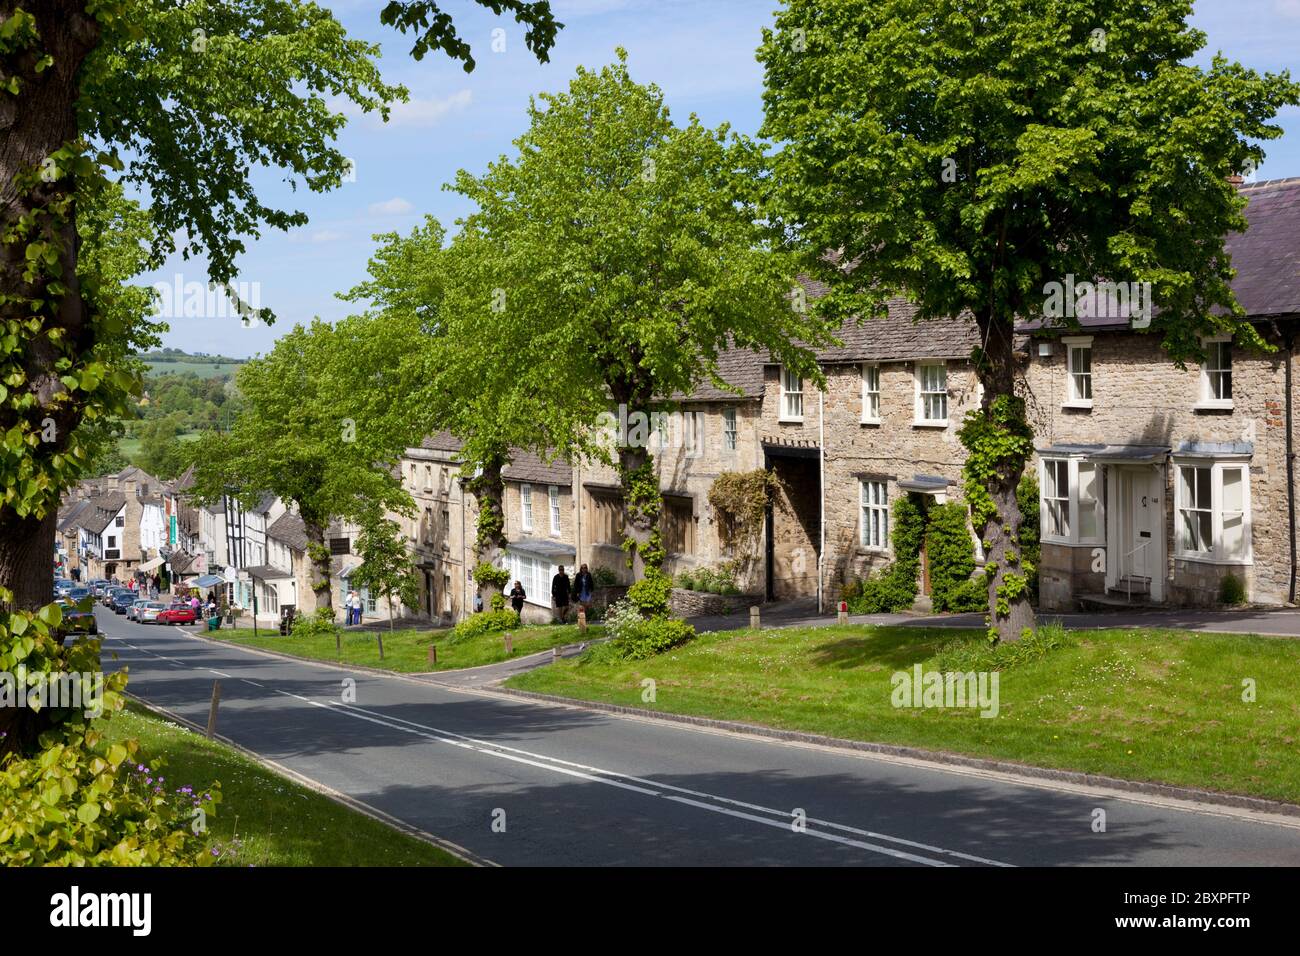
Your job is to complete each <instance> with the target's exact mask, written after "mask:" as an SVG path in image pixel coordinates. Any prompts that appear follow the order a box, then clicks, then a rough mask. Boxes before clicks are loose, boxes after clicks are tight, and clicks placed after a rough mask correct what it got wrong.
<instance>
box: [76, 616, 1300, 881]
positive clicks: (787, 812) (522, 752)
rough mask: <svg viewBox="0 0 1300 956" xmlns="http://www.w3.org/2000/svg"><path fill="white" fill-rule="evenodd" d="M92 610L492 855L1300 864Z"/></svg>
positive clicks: (152, 676) (1127, 822) (135, 664)
mask: <svg viewBox="0 0 1300 956" xmlns="http://www.w3.org/2000/svg"><path fill="white" fill-rule="evenodd" d="M96 614H97V616H98V618H99V621H100V626H101V628H102V630H103V631H104V634H105V644H104V647H105V655H104V656H105V667H106V668H108V669H116V668H119V667H123V666H125V667H128V668H129V670H130V675H131V679H130V687H129V689H130V691H131V692H132V693H133V694H134V695H136V696H137V697H140V698H141V699H143V700H145V701H148V702H151V703H155V704H157V705H160V706H161V707H164V708H167V709H168V710H171V711H173V712H175V713H177V714H179V715H181V716H183V717H185V718H187V719H189V720H192V721H195V722H197V723H199V724H204V723H206V721H207V713H208V703H209V699H210V696H211V691H212V682H213V680H214V679H218V678H219V679H220V680H221V682H222V701H221V708H220V718H219V722H218V730H219V732H220V733H222V734H223V735H225V736H227V737H229V738H230V739H232V740H234V741H236V742H237V743H239V744H240V745H241V746H243V747H245V748H248V749H249V750H252V751H255V752H257V753H258V754H261V755H262V756H264V757H266V758H269V759H271V760H274V761H276V762H278V763H280V764H282V765H284V766H286V767H288V768H290V769H292V770H293V771H296V772H297V773H299V774H302V775H304V776H307V777H310V778H312V779H313V780H316V781H318V782H320V783H322V784H325V785H326V786H329V787H332V788H334V789H336V790H338V791H341V792H343V793H345V794H347V795H349V796H351V797H353V798H354V799H357V800H360V801H362V802H364V803H366V804H368V805H369V806H371V807H374V808H377V809H379V810H382V811H384V812H385V813H387V814H390V815H391V816H393V817H396V818H398V819H400V820H403V821H406V822H408V823H410V824H412V825H414V826H416V827H418V828H420V829H422V830H425V831H427V832H429V833H433V834H436V835H437V836H439V837H442V838H444V839H447V840H450V841H452V842H454V843H456V844H459V845H460V846H463V847H466V848H468V849H469V850H471V851H472V852H473V853H475V854H478V855H479V856H481V857H483V858H485V859H487V860H491V861H493V862H496V863H500V864H504V865H575V866H617V865H634V866H653V865H816V866H945V865H948V866H951V865H956V866H993V865H1005V866H1028V865H1144V866H1170V865H1219V866H1236V865H1289V866H1296V865H1300V826H1296V827H1292V826H1282V825H1276V824H1272V823H1266V822H1261V821H1259V820H1254V819H1240V818H1237V817H1233V816H1226V815H1219V814H1212V813H1200V812H1190V811H1186V810H1181V809H1176V808H1171V807H1168V806H1161V805H1151V804H1147V803H1142V802H1137V801H1134V800H1130V799H1121V798H1099V797H1097V796H1090V795H1086V794H1079V793H1068V792H1062V791H1059V790H1052V789H1045V788H1041V787H1036V786H1029V785H1022V784H1018V783H1011V782H1006V781H1002V780H997V779H988V778H985V777H979V776H972V775H969V774H963V773H958V772H954V771H950V770H944V769H939V768H930V767H924V766H921V767H918V766H914V765H909V764H906V763H899V762H892V761H888V760H881V759H876V758H872V757H869V756H864V755H858V754H853V753H840V752H835V751H829V750H826V749H821V748H811V747H801V746H794V745H789V744H783V743H780V742H776V741H770V740H765V739H760V738H746V737H741V736H737V735H730V734H719V733H715V732H709V731H705V730H701V729H695V728H691V727H687V726H682V725H673V724H664V723H659V722H655V721H644V720H631V719H624V718H619V717H615V716H610V715H605V714H597V713H591V712H586V711H581V710H576V709H572V708H564V707H555V706H550V705H546V704H537V703H532V702H528V701H524V700H520V699H517V698H504V697H501V696H493V695H485V694H483V693H476V692H474V691H472V690H468V689H459V688H455V687H451V686H447V685H441V684H433V683H428V682H421V681H417V680H410V679H401V678H396V677H386V676H381V675H376V674H373V673H368V672H364V671H358V672H356V673H355V674H349V673H345V672H341V671H339V670H336V669H334V668H330V667H325V666H320V665H314V664H310V663H300V662H295V661H285V660H280V659H276V658H270V657H266V656H263V655H258V654H255V653H251V652H249V651H245V650H242V649H239V648H235V647H229V646H221V645H214V644H212V643H209V642H207V641H202V640H197V639H195V638H192V637H190V636H188V635H186V634H184V633H182V631H181V629H179V628H173V627H167V626H159V625H138V624H134V623H131V622H128V621H126V620H125V619H124V618H122V617H120V616H116V615H113V614H112V613H111V612H107V611H105V610H103V609H98V610H97V611H96ZM114 654H115V655H116V656H117V660H116V661H114V660H112V659H111V658H112V657H113V655H114ZM348 679H350V680H354V681H355V700H354V701H351V702H345V701H344V697H343V692H344V681H345V680H348ZM188 782H189V783H192V784H194V785H196V786H197V785H206V784H207V783H208V781H200V780H194V781H188ZM1098 807H1100V808H1102V809H1104V810H1105V811H1106V824H1107V825H1106V830H1105V832H1104V833H1096V832H1093V826H1092V824H1093V819H1094V814H1093V811H1094V809H1095V808H1098ZM798 811H801V813H802V817H799V816H796V813H797V812H798ZM800 819H806V824H805V825H804V826H803V827H802V828H799V827H798V825H797V824H798V822H799V820H800ZM502 822H504V832H499V831H500V830H501V824H502ZM494 823H495V824H496V826H495V828H494ZM1297 823H1298V824H1300V821H1297Z"/></svg>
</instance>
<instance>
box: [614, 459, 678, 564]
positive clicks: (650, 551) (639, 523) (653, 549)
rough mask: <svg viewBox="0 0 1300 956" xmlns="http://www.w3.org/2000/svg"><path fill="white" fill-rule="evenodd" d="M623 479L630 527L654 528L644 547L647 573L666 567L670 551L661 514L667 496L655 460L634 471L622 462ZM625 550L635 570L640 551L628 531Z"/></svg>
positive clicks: (643, 559) (642, 553)
mask: <svg viewBox="0 0 1300 956" xmlns="http://www.w3.org/2000/svg"><path fill="white" fill-rule="evenodd" d="M618 475H619V480H620V482H621V483H622V485H623V487H624V488H625V489H626V495H627V497H626V501H627V506H626V507H627V517H628V524H630V525H632V526H633V527H640V528H650V529H651V531H650V538H649V540H648V541H646V543H645V544H644V545H641V547H640V554H641V560H642V561H644V562H645V566H646V571H647V574H648V573H649V570H650V569H651V568H654V569H656V570H657V569H658V568H660V567H662V566H663V563H664V558H665V557H666V556H667V552H666V551H664V545H663V533H662V532H661V531H660V529H659V515H660V513H661V512H662V511H663V495H662V493H661V492H660V491H659V478H658V476H657V475H656V474H655V467H654V458H653V457H651V456H650V455H649V454H647V455H646V457H645V460H644V461H643V462H642V463H641V464H640V465H637V466H636V467H634V468H629V467H628V466H627V465H626V464H624V463H622V462H620V463H619V465H618ZM623 550H624V551H626V552H627V556H628V557H627V566H628V567H629V568H630V567H632V555H633V553H635V552H636V551H637V540H636V538H635V537H633V536H632V535H631V534H630V533H628V532H627V531H624V533H623Z"/></svg>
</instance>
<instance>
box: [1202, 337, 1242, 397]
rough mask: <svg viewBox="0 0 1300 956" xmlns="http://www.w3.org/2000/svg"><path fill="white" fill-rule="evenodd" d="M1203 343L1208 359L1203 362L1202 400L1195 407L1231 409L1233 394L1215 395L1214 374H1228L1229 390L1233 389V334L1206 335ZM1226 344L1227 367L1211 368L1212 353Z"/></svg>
mask: <svg viewBox="0 0 1300 956" xmlns="http://www.w3.org/2000/svg"><path fill="white" fill-rule="evenodd" d="M1201 345H1202V346H1204V347H1205V349H1206V352H1207V354H1206V361H1204V362H1202V363H1201V386H1200V388H1201V392H1200V400H1199V401H1198V402H1197V403H1196V405H1195V406H1194V407H1195V408H1198V409H1212V410H1221V409H1231V408H1232V407H1233V406H1232V396H1231V395H1229V396H1228V397H1227V398H1217V397H1215V394H1214V376H1215V375H1226V376H1227V380H1228V391H1229V392H1231V391H1232V371H1233V365H1234V362H1233V356H1232V336H1231V335H1211V336H1206V337H1205V338H1204V339H1202V340H1201ZM1224 345H1226V346H1227V347H1228V367H1227V369H1211V368H1210V363H1209V358H1210V353H1211V352H1213V351H1215V350H1217V349H1218V348H1219V347H1220V346H1224Z"/></svg>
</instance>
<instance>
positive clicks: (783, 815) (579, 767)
mask: <svg viewBox="0 0 1300 956" xmlns="http://www.w3.org/2000/svg"><path fill="white" fill-rule="evenodd" d="M280 693H284V692H283V691H281V692H280ZM290 696H295V695H290ZM304 699H305V698H304ZM313 703H314V702H313ZM328 703H329V704H331V705H332V706H334V707H335V708H336V709H339V708H341V709H343V710H344V711H345V712H347V713H348V714H350V715H351V716H354V717H357V718H359V719H361V720H369V721H372V722H374V723H378V724H382V725H384V726H387V727H392V728H394V729H396V730H401V731H404V732H406V733H412V734H417V735H418V736H422V737H428V738H429V739H433V740H440V741H442V742H444V743H449V744H452V745H454V746H459V747H462V748H466V749H470V750H474V751H477V752H479V753H484V754H488V755H490V756H496V757H503V758H505V759H513V760H518V761H519V762H521V763H525V764H528V765H530V766H534V767H541V768H543V769H546V770H550V771H552V772H553V773H561V774H565V775H568V776H576V777H579V778H581V779H583V780H589V781H592V782H595V783H603V784H606V785H607V786H613V787H619V788H620V789H624V790H633V791H635V792H637V793H642V794H645V795H647V796H654V797H663V798H664V799H666V800H672V801H674V802H677V803H683V804H686V805H688V806H693V807H697V808H699V809H702V810H708V811H710V812H712V813H722V814H725V815H727V816H732V817H737V818H739V819H743V820H750V821H753V822H756V823H762V824H764V825H767V826H775V827H779V828H781V829H784V830H791V823H792V820H791V812H790V811H789V810H776V809H773V808H771V807H764V806H760V805H758V804H751V803H745V802H743V801H740V800H733V799H731V798H729V797H720V796H717V795H716V794H711V793H705V792H702V791H698V790H688V789H686V788H684V787H677V786H674V785H672V784H664V783H660V782H658V781H655V780H647V779H644V778H642V777H636V776H633V775H631V774H624V773H619V772H617V771H612V770H605V769H603V768H600V767H591V766H587V765H583V764H577V763H573V762H572V761H568V760H561V759H559V758H556V757H549V756H547V755H545V754H538V753H532V752H530V751H527V750H521V749H519V748H517V747H508V746H505V745H504V744H494V743H491V742H490V741H484V740H476V739H475V738H473V737H466V736H465V735H464V734H458V733H456V732H455V731H450V730H442V729H440V728H437V727H430V726H428V725H426V724H419V723H416V722H415V721H411V720H406V719H405V718H402V717H390V716H388V715H384V714H378V713H376V712H375V711H371V710H366V709H365V708H364V707H356V706H355V705H349V704H342V703H339V702H336V701H329V702H328ZM364 715H371V716H364ZM394 722H397V723H394ZM401 724H406V725H408V726H406V727H403V726H400V725H401ZM426 731H428V732H427V733H426ZM516 755H526V756H516ZM529 758H532V759H529ZM570 768H572V769H570ZM623 780H626V781H631V782H632V783H623V782H622V781H623ZM636 784H642V785H644V786H636ZM661 791H675V792H676V793H680V794H688V795H689V796H677V795H676V793H664V792H661ZM693 797H702V798H704V799H703V800H697V799H692V798H693ZM704 801H714V802H713V803H708V802H704ZM717 804H730V805H731V806H738V807H744V808H746V809H751V810H757V811H760V812H762V813H769V814H773V815H775V816H776V817H777V819H775V820H774V819H770V818H768V817H760V816H757V815H755V814H752V813H744V812H741V811H739V810H732V809H729V808H728V807H725V806H718V805H717ZM807 822H808V823H816V824H818V825H821V826H828V827H831V828H834V829H837V830H844V831H847V832H850V833H856V834H858V835H860V836H868V837H871V838H873V839H878V840H884V841H886V842H891V843H898V844H902V845H905V846H910V847H912V848H914V849H917V850H922V851H925V852H930V853H936V854H939V855H941V856H950V857H956V858H960V859H964V860H969V861H971V862H974V863H982V864H985V865H990V866H1003V867H1006V866H1011V865H1012V864H1009V863H1003V862H1001V861H998V860H990V859H987V858H985V857H980V856H974V855H972V854H968V853H961V852H959V851H956V850H949V849H947V848H945V847H938V846H932V845H930V844H926V843H918V842H916V841H914V840H904V839H902V838H901V837H891V836H888V835H886V834H881V833H874V832H872V831H869V830H861V829H858V828H857V827H850V826H847V825H844V824H837V823H832V822H830V821H824V820H816V819H813V818H809V819H808V821H807ZM791 832H794V831H791ZM802 834H803V835H806V836H813V837H816V838H818V839H822V840H829V841H830V842H832V843H842V844H845V845H847V846H854V847H857V848H859V849H863V850H869V851H871V852H873V853H883V854H884V855H886V856H891V857H894V858H896V859H902V860H908V861H910V862H916V863H924V864H925V865H927V866H952V865H954V864H951V863H947V862H944V861H941V860H934V859H931V858H929V857H923V856H917V855H915V854H912V853H907V852H904V851H902V850H895V849H892V848H890V847H882V846H878V845H876V844H873V843H865V842H863V841H861V840H853V839H850V838H848V837H842V836H838V835H836V834H831V833H821V832H819V831H816V830H809V829H805V830H803V831H802Z"/></svg>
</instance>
